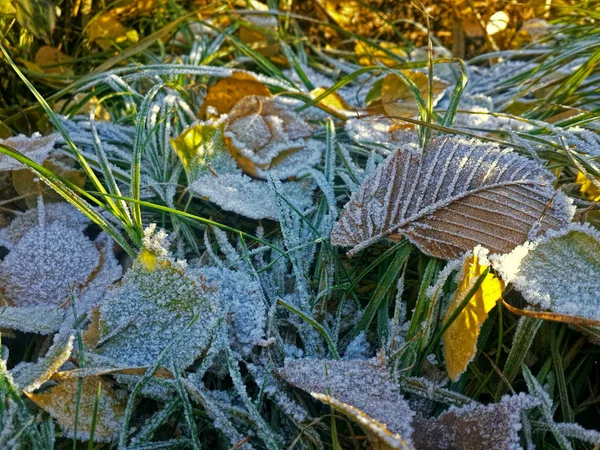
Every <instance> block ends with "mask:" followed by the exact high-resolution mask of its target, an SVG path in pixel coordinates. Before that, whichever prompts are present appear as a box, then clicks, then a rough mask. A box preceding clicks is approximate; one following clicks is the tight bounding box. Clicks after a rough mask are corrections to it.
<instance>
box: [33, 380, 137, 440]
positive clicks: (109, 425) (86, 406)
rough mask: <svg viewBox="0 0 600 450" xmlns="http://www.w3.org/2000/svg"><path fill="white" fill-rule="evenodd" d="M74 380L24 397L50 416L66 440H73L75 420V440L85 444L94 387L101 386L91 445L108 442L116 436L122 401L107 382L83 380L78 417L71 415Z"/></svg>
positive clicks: (124, 403) (92, 412) (94, 391)
mask: <svg viewBox="0 0 600 450" xmlns="http://www.w3.org/2000/svg"><path fill="white" fill-rule="evenodd" d="M78 383H79V380H78V378H67V379H64V380H60V381H59V382H58V384H57V385H56V386H53V387H51V388H49V389H48V390H45V391H43V392H40V393H36V394H27V396H28V397H29V398H30V399H31V400H32V401H33V402H34V403H36V404H37V405H38V406H39V407H40V408H42V409H44V410H45V411H46V412H48V414H50V415H51V416H52V417H53V418H54V420H56V423H58V425H60V427H61V428H62V429H63V430H64V432H65V434H66V435H67V436H69V437H72V436H73V432H74V428H75V418H76V417H77V438H78V439H82V440H87V439H89V437H90V432H91V429H92V419H93V417H94V406H95V403H96V393H97V390H98V384H99V383H100V384H101V388H100V396H99V401H98V414H97V416H96V424H95V430H94V441H95V442H110V441H112V440H113V439H114V438H116V437H117V436H118V433H119V431H120V429H121V426H122V422H123V417H124V413H125V405H126V402H125V399H124V398H120V397H119V396H117V393H116V392H115V390H114V389H113V387H112V384H111V382H110V380H109V379H106V378H101V377H85V378H83V383H82V387H83V389H82V392H81V397H80V404H79V411H78V412H79V414H78V415H77V416H76V415H75V410H76V407H77V397H78Z"/></svg>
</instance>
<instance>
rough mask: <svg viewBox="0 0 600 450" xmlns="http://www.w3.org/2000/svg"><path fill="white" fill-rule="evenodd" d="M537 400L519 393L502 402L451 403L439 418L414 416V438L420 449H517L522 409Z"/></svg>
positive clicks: (506, 397) (535, 403) (534, 405)
mask: <svg viewBox="0 0 600 450" xmlns="http://www.w3.org/2000/svg"><path fill="white" fill-rule="evenodd" d="M538 404H539V402H538V400H537V399H536V398H534V397H532V396H530V395H526V394H518V395H513V396H504V397H502V399H501V401H500V402H499V403H492V404H489V405H481V404H477V403H472V404H470V405H466V406H463V407H460V408H456V407H451V408H450V409H449V410H448V411H447V412H445V413H443V414H442V415H441V416H439V417H438V418H433V419H424V418H423V417H421V416H417V417H415V420H414V421H413V426H414V429H415V431H414V433H413V440H414V442H415V447H416V448H417V449H419V450H454V449H456V450H458V449H469V450H517V449H521V446H520V443H519V431H520V430H521V428H522V425H521V412H522V411H524V410H527V409H531V408H534V407H536V406H537V405H538Z"/></svg>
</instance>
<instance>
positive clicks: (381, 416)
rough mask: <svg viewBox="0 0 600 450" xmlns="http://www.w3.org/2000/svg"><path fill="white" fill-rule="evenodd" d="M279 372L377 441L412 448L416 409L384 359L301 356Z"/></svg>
mask: <svg viewBox="0 0 600 450" xmlns="http://www.w3.org/2000/svg"><path fill="white" fill-rule="evenodd" d="M279 374H280V376H281V377H282V378H283V379H284V380H286V381H287V382H288V383H290V384H291V385H292V386H295V387H297V388H299V389H302V390H303V391H306V392H308V393H310V394H311V395H313V397H315V398H317V399H319V400H321V401H325V402H326V403H329V404H331V405H332V406H334V407H335V408H338V409H339V410H341V411H342V412H344V414H346V415H348V416H349V417H351V418H352V419H353V420H356V421H357V423H358V424H359V425H360V426H361V427H363V428H364V429H365V430H366V431H368V432H369V433H371V434H372V435H373V439H375V440H374V444H375V445H377V444H379V445H382V444H384V445H386V446H387V448H399V449H403V448H407V449H408V448H412V443H411V435H412V434H413V432H412V427H411V425H410V423H411V421H412V419H413V415H414V413H413V411H411V409H410V407H409V406H408V403H407V402H406V401H405V400H404V398H403V397H402V394H401V393H400V387H399V385H398V384H396V383H395V382H393V381H392V380H390V378H389V376H388V372H387V368H386V366H385V364H384V363H383V362H382V361H380V360H375V359H372V360H366V361H365V360H344V361H331V360H311V359H300V360H295V361H287V362H286V365H285V367H284V368H283V369H281V370H280V371H279ZM376 448H377V447H376ZM382 448H386V447H382Z"/></svg>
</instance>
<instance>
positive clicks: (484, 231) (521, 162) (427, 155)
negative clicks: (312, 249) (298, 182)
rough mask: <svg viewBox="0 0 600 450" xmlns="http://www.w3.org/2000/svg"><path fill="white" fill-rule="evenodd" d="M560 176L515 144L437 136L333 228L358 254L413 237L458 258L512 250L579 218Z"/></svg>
mask: <svg viewBox="0 0 600 450" xmlns="http://www.w3.org/2000/svg"><path fill="white" fill-rule="evenodd" d="M553 181H554V177H553V175H552V174H551V173H550V172H548V171H546V170H545V169H544V168H542V167H540V166H539V165H538V164H537V163H535V162H533V161H531V160H529V159H527V158H525V157H523V156H520V155H518V154H516V153H514V152H512V151H510V150H508V149H505V150H501V149H500V148H498V147H497V146H496V145H493V144H489V143H483V142H480V141H477V140H467V139H460V138H455V137H451V138H443V139H434V140H432V141H431V142H430V144H429V146H428V147H427V148H426V149H425V150H424V151H423V153H417V152H413V151H410V150H406V149H401V150H399V151H397V152H396V153H395V154H393V155H392V156H391V157H389V158H388V159H387V161H386V162H385V163H383V164H382V165H381V166H379V167H378V168H377V170H376V171H375V172H374V173H373V174H371V175H370V176H369V177H368V178H367V179H366V180H365V181H364V182H363V184H362V186H361V187H360V189H359V190H358V191H357V192H355V193H354V194H353V195H352V198H351V199H350V201H349V202H348V203H347V204H346V205H345V207H344V211H343V212H342V214H341V216H340V219H339V221H338V222H337V223H336V225H335V226H334V229H333V231H332V233H331V243H332V244H334V245H343V246H352V247H353V248H352V250H350V252H348V254H349V255H350V256H351V255H353V254H354V253H356V252H357V251H359V250H361V249H363V248H365V247H367V246H369V245H371V244H372V243H374V242H376V241H377V240H379V239H381V238H383V237H390V238H391V239H393V240H396V241H397V240H400V239H401V237H402V236H405V237H407V238H408V239H409V240H410V241H411V242H413V243H414V244H415V245H417V246H418V247H419V248H420V249H421V250H422V251H423V252H424V253H426V254H428V255H431V256H435V257H438V258H443V259H446V260H451V259H456V258H458V257H460V256H462V255H463V254H464V253H466V252H467V251H469V250H471V249H472V248H473V247H475V246H476V245H482V246H483V247H485V248H488V249H489V250H490V252H491V253H507V252H510V251H511V250H513V249H514V248H515V247H516V246H518V245H520V244H522V243H524V242H525V241H526V240H527V239H528V237H529V236H530V235H535V234H539V233H544V232H546V231H547V230H550V229H559V228H561V227H563V226H565V225H566V224H568V223H569V222H570V220H571V218H572V216H573V207H572V205H571V203H570V200H568V199H567V197H566V196H565V195H564V194H562V193H561V192H560V191H557V190H555V189H554V188H553V186H552V183H553Z"/></svg>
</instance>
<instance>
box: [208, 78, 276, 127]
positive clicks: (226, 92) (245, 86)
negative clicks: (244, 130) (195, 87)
mask: <svg viewBox="0 0 600 450" xmlns="http://www.w3.org/2000/svg"><path fill="white" fill-rule="evenodd" d="M249 95H258V96H260V97H271V92H269V90H268V89H267V87H266V86H265V85H264V84H262V83H261V82H260V81H258V79H257V78H256V77H254V76H253V75H250V74H249V73H245V72H235V73H234V74H233V75H231V76H230V77H227V78H223V79H221V80H219V81H217V82H216V83H215V84H214V85H213V86H211V87H210V88H209V89H208V92H207V93H206V97H205V98H204V103H203V104H202V107H201V108H200V112H199V113H198V116H199V117H203V116H205V115H207V109H208V108H209V107H212V108H214V109H216V111H217V114H226V113H228V112H229V111H230V110H231V109H232V108H233V107H234V106H235V104H236V103H237V102H239V101H240V100H241V99H242V98H244V97H247V96H249Z"/></svg>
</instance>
